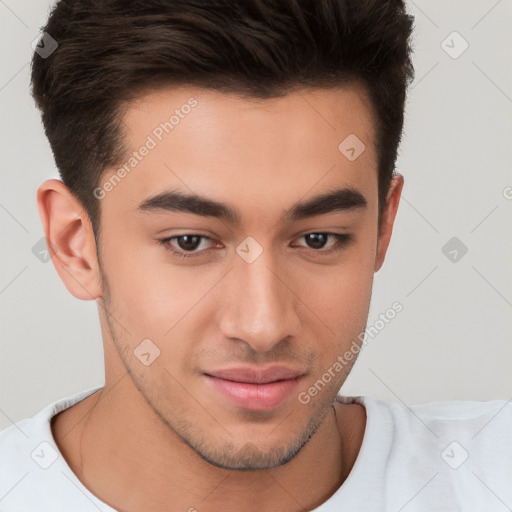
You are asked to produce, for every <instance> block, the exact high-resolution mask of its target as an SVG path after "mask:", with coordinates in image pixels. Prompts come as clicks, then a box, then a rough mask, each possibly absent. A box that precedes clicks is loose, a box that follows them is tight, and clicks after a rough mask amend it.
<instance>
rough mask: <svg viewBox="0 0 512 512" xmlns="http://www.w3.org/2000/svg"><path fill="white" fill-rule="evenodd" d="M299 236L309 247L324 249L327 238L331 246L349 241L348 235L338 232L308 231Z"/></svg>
mask: <svg viewBox="0 0 512 512" xmlns="http://www.w3.org/2000/svg"><path fill="white" fill-rule="evenodd" d="M300 238H303V239H305V241H306V243H307V245H308V247H309V248H310V249H315V250H316V249H324V248H325V245H326V243H327V242H328V240H329V239H330V240H332V241H333V243H332V244H331V246H333V248H334V247H337V246H342V245H346V244H347V243H348V242H349V241H350V235H346V234H338V233H308V234H307V235H302V236H301V237H300Z"/></svg>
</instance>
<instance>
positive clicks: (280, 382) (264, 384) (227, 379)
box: [205, 366, 304, 411]
mask: <svg viewBox="0 0 512 512" xmlns="http://www.w3.org/2000/svg"><path fill="white" fill-rule="evenodd" d="M303 375H304V374H303V372H301V371H298V370H295V369H292V368H287V367H282V366H272V367H267V368H262V369H259V368H254V367H252V368H249V367H244V368H229V369H223V370H215V371H210V372H208V373H205V377H206V380H207V382H208V384H209V385H210V386H211V387H212V388H213V390H214V391H215V392H216V393H218V394H219V395H220V396H221V397H222V398H223V399H224V400H225V399H227V400H228V401H229V402H230V403H231V404H232V405H234V406H235V407H238V408H242V409H247V410H253V411H266V410H271V409H274V408H276V407H278V406H279V405H281V404H282V403H283V402H285V401H286V399H287V398H289V397H290V395H291V394H292V392H293V390H294V389H295V388H296V387H297V384H298V382H299V381H300V380H301V378H302V376H303Z"/></svg>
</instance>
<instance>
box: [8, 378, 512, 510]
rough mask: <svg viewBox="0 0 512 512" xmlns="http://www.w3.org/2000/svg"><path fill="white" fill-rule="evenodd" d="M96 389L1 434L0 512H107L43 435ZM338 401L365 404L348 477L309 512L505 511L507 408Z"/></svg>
mask: <svg viewBox="0 0 512 512" xmlns="http://www.w3.org/2000/svg"><path fill="white" fill-rule="evenodd" d="M98 389H100V388H98V387H97V388H92V389H89V390H86V391H83V392H81V393H78V394H76V395H72V396H69V397H66V398H64V399H61V400H58V401H56V402H54V403H52V404H50V405H48V406H47V407H45V408H44V409H42V410H41V411H40V412H39V413H37V414H35V415H34V416H33V417H32V418H29V419H25V420H22V421H20V422H18V423H16V424H14V425H11V426H10V427H9V428H7V429H5V430H4V431H3V432H1V433H0V511H1V512H85V511H87V512H97V511H102V512H115V509H113V508H111V507H109V506H108V505H106V504H105V503H103V502H102V501H100V500H99V499H98V498H96V496H94V495H93V494H92V493H91V492H90V491H89V490H88V489H87V488H86V487H85V486H84V485H83V484H82V483H81V482H80V480H79V479H78V478H77V477H76V476H75V474H74V473H73V472H72V471H71V469H70V468H69V466H68V465H67V463H66V461H65V460H64V458H63V457H62V455H61V454H60V452H59V450H58V448H57V445H56V443H55V441H54V439H53V436H52V433H51V430H50V420H51V418H52V416H54V415H56V414H57V413H59V412H60V411H62V410H64V409H66V408H68V407H71V406H72V405H74V404H76V403H77V402H79V401H80V400H83V399H84V398H86V397H87V396H89V395H91V394H92V393H94V392H95V391H97V390H98ZM338 399H339V400H340V401H343V402H354V401H355V402H357V403H360V404H362V405H364V407H365V408H366V415H367V424H366V429H365V433H364V438H363V443H362V446H361V449H360V452H359V455H358V457H357V460H356V462H355V464H354V467H353V468H352V471H351V473H350V475H349V476H348V478H347V479H346V480H345V482H344V483H343V485H342V486H341V487H340V488H339V489H338V490H337V491H336V492H335V493H334V494H333V495H332V496H331V497H330V498H329V499H328V500H327V501H326V502H324V504H323V505H321V506H320V507H318V508H317V509H315V511H316V512H343V511H346V512H357V511H364V512H379V511H382V512H399V511H401V512H411V511H422V512H435V511H450V512H455V511H461V512H466V511H468V512H480V511H481V512H494V511H495V512H499V511H506V510H508V511H510V510H512V403H511V402H508V401H505V400H492V401H488V402H474V401H446V402H432V403H429V404H424V405H418V406H413V407H408V406H405V405H399V404H394V403H389V402H385V401H383V400H378V399H376V398H371V397H338ZM171 509H172V507H171ZM220 512H222V511H220Z"/></svg>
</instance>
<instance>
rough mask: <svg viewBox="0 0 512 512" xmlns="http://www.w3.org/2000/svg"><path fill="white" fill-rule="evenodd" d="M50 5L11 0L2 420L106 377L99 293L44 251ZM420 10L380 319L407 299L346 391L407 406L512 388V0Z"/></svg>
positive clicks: (4, 100) (380, 280)
mask: <svg viewBox="0 0 512 512" xmlns="http://www.w3.org/2000/svg"><path fill="white" fill-rule="evenodd" d="M51 3H52V2H49V1H47V0H37V1H36V0H16V1H15V0H0V16H1V20H2V21H1V31H0V35H1V38H2V39H1V43H0V49H1V52H2V66H1V76H0V102H1V115H0V122H1V140H2V153H1V158H2V174H1V179H2V183H1V196H0V221H1V226H2V235H1V236H2V238H1V240H2V243H1V257H2V260H1V266H0V272H1V273H0V301H1V315H2V324H1V335H2V340H1V346H0V350H1V352H0V392H1V395H0V429H1V428H5V427H7V426H9V425H10V424H11V422H12V421H17V420H19V419H21V418H24V417H27V416H30V415H32V414H34V413H35V412H37V411H38V410H40V409H41V408H42V407H43V406H45V405H47V404H48V403H50V402H53V401H55V400H57V399H59V398H61V397H64V396H67V395H69V394H72V393H75V392H78V391H81V390H84V389H86V388H90V387H93V386H97V385H102V384H103V353H102V341H101V335H100V329H99V322H98V317H97V311H96V304H95V302H81V301H79V300H77V299H75V298H74V297H72V296H71V295H70V294H69V293H68V292H67V290H66V289H65V287H64V285H63V284H62V283H61V281H60V279H59V278H58V276H57V273H56V272H55V269H54V268H53V266H52V263H51V262H48V263H42V262H41V261H39V259H37V258H36V257H35V256H34V254H33V253H32V247H33V246H34V245H35V244H36V243H37V242H38V241H39V240H40V239H41V237H42V236H43V232H42V228H41V225H40V221H39V216H38V212H37V207H36V190H37V187H38V185H39V184H40V183H41V182H42V181H44V180H45V179H47V178H51V177H57V172H56V169H55V165H54V162H53V157H52V154H51V151H50V147H49V144H48V142H47V140H46V138H45V136H44V133H43V130H42V126H41V123H40V118H39V113H38V112H37V110H36V109H35V106H34V104H33V101H32V99H31V97H30V95H29V65H28V63H29V60H30V57H31V52H32V49H31V42H32V41H33V40H34V38H36V37H37V36H38V32H39V28H40V27H41V26H42V25H43V24H44V23H45V20H46V16H47V12H48V8H49V5H51ZM408 9H409V12H410V13H411V14H413V15H414V16H415V18H416V21H415V26H416V28H415V36H414V46H415V55H414V64H415V68H416V79H415V81H414V82H413V84H412V86H411V89H410V92H409V99H408V103H407V111H406V124H405V134H404V138H403V142H402V146H401V151H400V157H399V160H398V163H397V168H398V170H399V172H401V173H402V174H403V175H404V176H405V187H404V192H403V197H402V201H401V204H400V209H399V213H398V217H397V220H396V225H395V231H394V238H393V239H392V242H391V246H390V249H389V252H388V256H387V259H386V262H385V264H384V268H383V269H382V270H381V271H380V272H378V273H377V274H376V276H375V284H374V292H373V298H372V307H371V311H370V316H369V319H368V325H369V326H370V325H373V324H374V322H375V321H376V319H378V317H379V314H380V313H384V312H385V311H386V310H387V309H388V308H389V307H390V306H391V304H392V303H393V302H395V301H400V302H401V303H402V304H403V311H402V312H401V313H399V314H398V315H397V316H396V318H395V319H394V320H393V321H392V322H391V323H389V324H387V325H386V326H385V328H384V329H382V330H380V332H379V334H378V335H377V336H376V337H375V338H373V339H369V341H368V344H367V346H366V347H365V349H364V350H363V352H362V354H361V355H360V357H359V361H358V363H357V364H356V366H355V368H354V370H353V372H352V374H351V376H350V377H349V379H348V381H347V382H346V384H345V386H344V387H343V388H342V390H343V392H344V393H345V394H349V395H354V394H356V395H361V394H363V395H373V396H376V397H379V398H384V399H388V400H391V401H396V402H404V403H406V404H414V403H423V402H427V401H433V400H445V399H474V400H488V399H493V398H502V399H510V398H511V396H512V386H511V383H512V375H511V373H512V372H511V371H510V367H511V362H512V344H511V343H510V341H511V330H512V325H511V324H512V322H511V317H512V315H511V313H512V289H511V288H512V287H511V284H512V276H511V274H512V264H511V262H512V215H511V213H512V199H511V197H512V176H511V168H512V158H511V142H512V140H511V134H512V127H511V124H512V117H511V110H512V109H511V107H512V77H511V62H512V60H511V57H512V56H511V53H512V51H511V50H512V41H511V35H510V34H511V14H512V1H511V0H499V1H497V0H472V1H468V0H457V1H456V0H451V1H446V0H436V1H433V0H429V1H427V0H421V1H420V0H416V1H414V2H413V1H409V2H408ZM454 31H456V32H458V33H459V34H460V35H461V36H462V37H463V38H464V39H465V40H466V41H467V42H468V44H469V48H468V49H467V50H466V51H465V52H464V53H463V54H462V55H460V56H459V57H458V58H456V59H454V58H452V57H451V56H449V55H448V54H447V53H446V52H445V50H444V49H443V47H442V46H441V44H442V42H443V41H444V40H446V43H445V45H449V46H451V47H452V49H451V50H450V51H451V52H456V51H458V50H459V49H460V48H461V46H460V44H461V41H460V40H459V39H457V38H458V36H450V34H452V32H454ZM448 36H450V37H448ZM447 37H448V39H446V38H447ZM454 236H455V237H457V238H458V239H460V240H461V241H462V242H463V243H464V244H465V245H466V246H467V248H468V252H467V254H465V255H464V256H463V257H462V258H460V259H459V260H458V261H457V262H452V261H450V259H448V258H447V257H446V256H445V255H444V254H443V252H442V250H441V249H442V247H443V246H444V244H445V243H446V242H447V241H448V240H450V239H451V238H452V237H454ZM459 254H460V253H459Z"/></svg>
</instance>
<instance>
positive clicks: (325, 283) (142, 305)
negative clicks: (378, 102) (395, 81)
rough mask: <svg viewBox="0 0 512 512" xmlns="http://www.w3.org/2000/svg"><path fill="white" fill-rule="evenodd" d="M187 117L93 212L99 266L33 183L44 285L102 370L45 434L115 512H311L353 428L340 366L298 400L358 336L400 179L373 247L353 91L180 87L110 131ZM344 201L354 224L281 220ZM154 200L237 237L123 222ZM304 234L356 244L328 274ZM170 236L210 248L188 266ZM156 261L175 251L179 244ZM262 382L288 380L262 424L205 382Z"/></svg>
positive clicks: (78, 218)
mask: <svg viewBox="0 0 512 512" xmlns="http://www.w3.org/2000/svg"><path fill="white" fill-rule="evenodd" d="M190 97H193V98H195V99H196V100H197V102H198V103H197V106H196V107H195V108H194V109H192V111H191V112H190V113H189V114H188V115H187V116H185V117H184V118H183V119H180V123H179V125H178V126H176V127H175V129H174V130H173V131H172V132H171V133H170V134H168V135H166V136H164V138H163V140H162V141H161V142H159V143H158V145H157V146H156V147H155V148H154V149H152V150H151V151H150V153H149V154H148V155H147V156H146V157H145V158H144V159H143V160H142V161H141V162H140V163H139V164H138V165H137V167H136V168H134V169H133V170H132V171H131V173H130V174H128V175H127V176H126V177H125V178H124V179H123V180H122V181H121V182H120V183H119V184H117V185H116V186H115V187H114V188H113V189H112V190H111V191H109V192H108V193H107V194H106V195H105V197H104V198H103V199H102V200H101V239H100V243H99V255H100V260H98V258H97V254H96V245H95V239H94V236H93V231H92V227H91V224H90V221H89V218H88V216H87V214H86V213H85V212H84V210H83V208H82V207H81V205H80V203H79V202H78V201H77V200H76V199H75V198H74V196H73V195H71V194H70V192H69V190H68V189H67V188H66V187H65V186H64V185H63V184H62V183H61V182H60V181H58V180H49V181H47V182H45V183H43V184H42V185H41V187H40V189H39V191H38V205H39V210H40V214H41V219H42V223H43V226H44V231H45V236H46V237H47V239H48V240H49V241H50V242H51V245H52V246H53V247H54V249H55V251H54V252H53V254H52V260H53V263H54V265H55V268H56V269H57V272H58V273H59V276H60V277H61V279H62V280H63V282H64V284H65V285H66V287H67V288H68V290H69V291H70V292H71V293H72V294H73V295H74V296H75V297H77V298H79V299H82V300H96V301H97V303H98V311H99V316H100V322H101V329H102V337H103V344H104V352H105V386H104V388H102V389H101V390H99V391H98V392H96V393H94V394H93V395H91V396H90V397H88V398H86V399H85V400H83V401H82V402H80V403H78V404H77V405H75V406H74V407H71V408H70V409H67V410H66V411H64V412H62V413H60V414H58V415H57V416H56V417H55V418H54V421H53V423H52V430H53V435H54V438H55V440H56V442H57V444H58V446H59V448H60V449H61V451H62V453H63V455H64V457H65V459H66V461H67V462H68V464H69V465H70V467H71V469H72V470H73V471H74V472H75V474H76V475H77V476H78V478H79V479H80V480H81V481H82V482H83V483H84V485H85V486H86V487H87V488H88V489H89V490H91V492H93V493H94V494H95V495H96V496H98V497H99V498H100V499H102V500H103V501H105V502H106V503H108V504H110V505H111V506H112V507H115V508H116V509H117V510H120V511H130V512H132V511H143V510H144V511H146V510H154V511H168V510H172V511H175V510H194V509H195V510H198V511H199V512H203V511H205V512H206V511H218V510H223V511H226V512H229V511H238V510H241V509H243V510H246V511H252V510H254V511H256V510H257V511H258V512H261V511H270V510H280V511H298V510H311V509H313V508H314V507H316V506H319V505H320V504H321V503H322V502H324V501H325V500H327V499H328V498H329V497H330V496H331V495H332V494H333V493H334V492H335V491H336V490H337V489H338V488H339V487H340V485H342V483H343V482H344V481H345V479H346V477H347V476H348V474H349V472H350V470H351V468H352V466H353V464H354V462H355V460H356V458H357V454H358V451H359V448H360V446H361V442H362V439H363V435H364V429H365V424H366V415H365V410H364V407H362V406H360V405H357V404H341V403H336V404H335V405H333V402H334V399H335V397H336V395H337V393H338V392H339V388H340V387H341V385H342V384H343V382H344V380H345V379H346V377H347V375H348V373H349V372H350V369H351V366H350V367H344V368H343V370H342V371H340V372H336V373H335V376H334V377H333V378H332V379H331V380H330V382H328V383H327V384H326V386H325V387H324V388H323V389H322V390H321V392H319V393H318V394H317V395H316V396H314V397H312V398H311V400H310V402H309V403H307V404H303V403H301V402H300V401H299V400H298V399H297V395H298V393H299V392H301V391H305V390H306V391H307V390H308V388H309V387H311V386H312V385H313V384H314V383H315V382H316V381H317V380H318V379H319V378H321V376H322V374H324V373H325V372H326V371H327V370H328V369H329V368H330V367H332V365H333V363H334V362H335V361H336V358H337V357H338V356H339V355H341V354H344V353H345V352H346V350H348V349H349V347H350V346H351V344H352V342H353V340H357V336H358V335H359V334H360V333H361V332H362V331H364V328H365V326H366V322H367V318H368V310H369V305H370V298H371V288H372V283H373V275H374V272H376V271H378V270H379V269H380V268H381V266H382V264H383V261H384V257H385V254H386V251H387V248H388V244H389V241H390V237H391V233H392V228H393V223H394V220H395V215H396V212H397V208H398V204H399V199H400V194H401V191H402V187H403V177H402V176H401V175H396V176H395V177H394V179H393V182H392V185H391V188H390V191H389V194H388V199H387V203H386V209H385V211H384V215H383V217H382V222H381V225H380V229H379V226H378V222H377V220H378V199H377V197H378V196H377V191H378V188H377V171H376V162H377V156H376V153H375V148H374V140H375V134H374V131H373V130H374V121H373V119H372V113H371V109H370V107H369V102H368V99H367V96H366V95H365V93H364V90H363V89H362V88H360V87H357V86H355V85H354V86H350V87H345V88H343V89H330V90H326V89H309V90H305V89H304V90H300V91H295V92H291V93H289V94H288V95H286V96H285V97H281V98H277V99H270V100H254V99H247V98H240V97H236V96H234V95H230V94H223V93H219V92H213V91H207V90H204V89H198V88H192V87H187V88H184V87H183V88H174V89H162V90H159V91H153V92H150V93H146V94H145V95H144V96H143V97H141V98H140V99H138V100H136V101H133V102H132V103H131V104H130V105H129V106H128V107H129V108H128V110H127V111H126V114H125V116H124V119H123V121H124V125H125V127H126V135H125V137H126V145H127V147H128V148H129V149H130V151H133V150H136V149H137V148H139V147H140V146H141V145H142V144H144V141H145V140H146V138H147V136H148V135H150V134H151V133H152V131H153V130H154V128H155V127H156V126H158V125H159V123H161V122H163V121H165V120H166V119H168V118H169V115H170V114H168V113H172V111H173V110H174V109H175V108H180V106H181V105H184V104H185V103H186V102H187V100H188V99H189V98H190ZM352 133H353V134H356V135H357V137H358V138H359V139H360V140H362V141H363V142H364V144H365V146H366V149H365V151H363V153H362V154H361V155H360V156H359V157H358V158H357V159H356V160H354V161H352V162H351V161H349V160H348V159H347V158H345V156H344V155H342V154H341V153H340V151H339V150H338V145H339V144H340V142H341V141H342V140H343V139H345V137H347V135H349V134H352ZM116 169H117V168H116ZM116 169H111V170H110V172H107V173H106V174H105V176H104V179H103V182H102V184H104V183H105V182H106V181H107V180H108V178H109V177H110V176H111V175H112V173H113V172H114V171H115V170H116ZM348 186H350V187H353V188H356V189H357V190H358V191H360V192H361V193H362V194H363V195H364V197H365V198H366V200H367V206H366V207H365V208H353V209H349V210H345V211H335V212H331V213H327V214H322V215H316V216H310V217H308V218H305V219H301V220H298V221H293V222H292V221H289V220H287V219H286V218H285V217H284V215H285V213H286V211H288V210H289V209H290V208H291V207H292V206H293V205H294V204H296V203H297V202H303V201H305V200H307V199H308V198H311V197H313V196H316V195H319V194H321V193H325V192H327V191H329V190H331V189H334V188H340V187H348ZM167 190H179V191H181V192H184V193H193V194H198V195H200V196H205V197H208V198H210V199H213V200H216V201H221V202H223V203H226V204H227V205H229V206H230V207H232V208H235V209H237V210H238V211H239V214H240V217H241V223H240V224H239V225H235V224H232V223H230V222H229V221H227V220H221V219H218V218H213V217H204V216H201V215H197V214H192V213H184V212H172V211H164V210H161V211H141V210H139V209H138V206H139V205H140V204H141V203H142V202H143V201H144V200H145V199H147V198H149V197H151V196H154V195H155V194H159V193H161V192H164V191H167ZM308 233H338V234H343V233H345V234H351V235H352V236H353V240H352V241H351V242H350V243H348V244H347V245H346V246H344V247H342V248H341V249H340V251H338V252H331V253H329V254H327V253H326V252H325V251H328V250H329V249H331V248H332V247H333V246H335V245H336V242H335V240H333V239H330V240H329V241H327V242H326V244H325V248H320V249H319V248H318V246H316V248H315V246H313V247H311V246H310V244H309V239H308V238H307V237H304V235H306V234H308ZM184 234H200V235H204V236H207V237H210V238H211V240H210V241H209V240H207V239H203V241H202V243H201V245H200V246H199V248H198V249H197V250H196V253H197V254H198V256H193V257H189V258H180V257H178V256H175V255H173V254H172V253H171V251H170V250H169V248H168V246H169V244H170V242H168V243H167V248H166V245H165V244H163V243H161V242H160V240H161V239H163V238H165V237H171V236H177V235H184ZM247 236H251V237H253V238H254V239H255V240H256V241H257V242H258V244H259V245H260V246H261V248H262V250H263V252H262V253H261V254H260V256H259V257H258V258H257V259H256V260H255V261H253V262H252V263H248V262H246V261H245V260H244V259H242V258H241V257H240V256H239V254H237V252H236V248H237V246H239V244H240V243H241V242H242V241H243V240H244V239H245V238H246V237H247ZM171 249H173V250H175V251H180V246H179V245H178V241H177V240H176V239H174V242H173V243H172V245H171ZM322 251H324V253H322ZM181 252H185V251H184V250H183V249H181ZM144 339H150V340H152V342H153V343H154V344H155V345H156V346H157V347H158V349H159V350H160V356H159V357H158V358H156V359H155V360H154V361H153V362H152V363H151V364H150V365H148V366H146V365H144V364H142V363H141V361H140V360H139V359H138V358H137V357H135V355H134V350H135V349H136V347H137V346H138V345H139V344H140V343H141V341H142V340H144ZM354 361H355V359H354V360H353V361H352V363H353V362H354ZM274 363H278V364H281V365H285V366H287V367H290V368H293V369H296V370H300V372H301V375H302V377H301V379H300V381H299V383H298V384H297V387H296V389H294V391H293V393H291V395H290V396H289V397H288V398H287V399H286V400H285V401H284V402H283V403H281V404H280V405H279V406H277V407H275V408H273V409H271V410H269V411H248V410H245V409H243V408H240V407H237V406H235V405H233V404H232V403H231V402H229V401H227V400H226V399H225V398H224V397H223V396H221V395H220V394H219V393H218V392H217V391H216V390H215V389H213V388H212V387H211V386H210V385H209V383H208V382H207V379H206V377H205V375H204V374H205V372H206V373H207V372H209V371H214V370H215V369H224V368H231V367H235V366H242V365H245V366H246V365H251V366H253V367H263V366H268V365H269V364H274ZM335 413H336V414H335ZM308 438H309V441H308ZM219 466H222V467H219Z"/></svg>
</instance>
